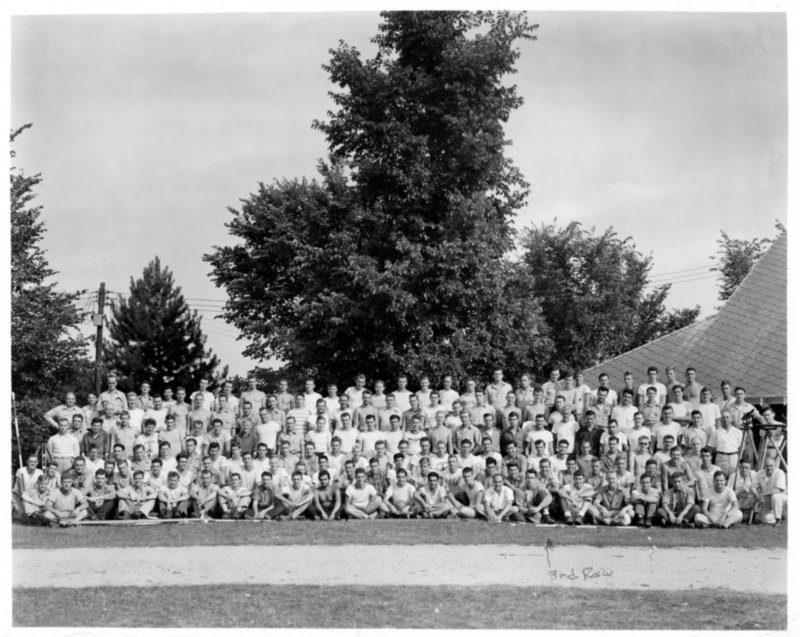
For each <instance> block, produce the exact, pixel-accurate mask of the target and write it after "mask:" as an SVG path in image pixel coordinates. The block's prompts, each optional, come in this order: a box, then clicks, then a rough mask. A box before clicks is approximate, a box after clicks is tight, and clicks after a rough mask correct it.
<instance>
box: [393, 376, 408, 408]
mask: <svg viewBox="0 0 800 637" xmlns="http://www.w3.org/2000/svg"><path fill="white" fill-rule="evenodd" d="M407 385H408V377H407V376H406V375H405V374H401V375H400V376H398V377H397V389H395V390H394V391H393V392H392V393H393V394H394V403H395V406H396V407H397V408H398V409H399V410H400V413H403V412H406V411H408V410H409V409H411V392H410V391H408V388H407Z"/></svg>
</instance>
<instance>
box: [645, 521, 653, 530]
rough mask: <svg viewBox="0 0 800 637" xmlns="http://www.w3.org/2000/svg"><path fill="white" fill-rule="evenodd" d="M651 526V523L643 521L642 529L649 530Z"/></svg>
mask: <svg viewBox="0 0 800 637" xmlns="http://www.w3.org/2000/svg"><path fill="white" fill-rule="evenodd" d="M652 526H653V523H652V522H650V520H645V521H644V528H646V529H649V528H651V527H652Z"/></svg>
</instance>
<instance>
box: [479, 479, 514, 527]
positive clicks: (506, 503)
mask: <svg viewBox="0 0 800 637" xmlns="http://www.w3.org/2000/svg"><path fill="white" fill-rule="evenodd" d="M483 506H484V510H485V513H486V519H487V520H489V522H502V521H503V520H507V519H509V517H510V516H511V515H515V514H516V513H517V508H516V507H515V506H514V492H513V491H512V490H511V487H509V486H506V485H505V484H503V476H502V475H500V474H496V475H495V476H494V478H492V488H491V489H489V490H488V491H486V493H485V495H484V499H483Z"/></svg>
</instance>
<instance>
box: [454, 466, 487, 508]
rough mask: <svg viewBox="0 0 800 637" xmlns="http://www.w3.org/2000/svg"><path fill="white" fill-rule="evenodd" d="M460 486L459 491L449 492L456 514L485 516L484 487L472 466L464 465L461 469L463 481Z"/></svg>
mask: <svg viewBox="0 0 800 637" xmlns="http://www.w3.org/2000/svg"><path fill="white" fill-rule="evenodd" d="M458 487H459V488H458V492H455V491H454V490H453V491H450V493H448V494H447V498H448V500H450V504H451V505H452V506H453V509H454V510H455V513H456V515H457V516H458V517H460V518H470V519H472V518H476V517H482V518H485V517H486V512H485V509H484V506H483V500H484V497H485V494H484V488H483V485H482V484H481V483H480V482H478V481H477V480H475V473H474V471H473V470H472V467H464V468H463V469H462V470H461V481H460V482H459V485H458Z"/></svg>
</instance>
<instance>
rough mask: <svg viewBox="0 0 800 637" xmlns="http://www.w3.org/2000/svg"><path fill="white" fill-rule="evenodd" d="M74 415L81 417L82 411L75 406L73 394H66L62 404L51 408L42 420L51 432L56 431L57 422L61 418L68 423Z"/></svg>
mask: <svg viewBox="0 0 800 637" xmlns="http://www.w3.org/2000/svg"><path fill="white" fill-rule="evenodd" d="M76 414H80V415H81V417H82V416H83V409H81V408H80V407H78V405H76V404H75V394H73V393H72V392H68V393H67V395H66V396H65V397H64V404H63V405H59V406H58V407H53V408H52V409H51V410H50V411H48V412H47V413H46V414H45V415H44V419H45V420H46V421H47V424H49V425H50V427H51V430H52V431H55V430H57V429H58V421H59V420H60V419H61V418H66V419H67V421H68V422H72V417H73V416H75V415H76Z"/></svg>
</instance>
